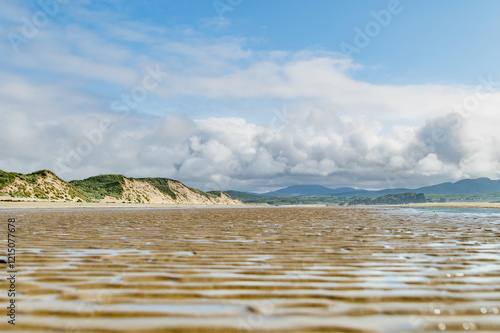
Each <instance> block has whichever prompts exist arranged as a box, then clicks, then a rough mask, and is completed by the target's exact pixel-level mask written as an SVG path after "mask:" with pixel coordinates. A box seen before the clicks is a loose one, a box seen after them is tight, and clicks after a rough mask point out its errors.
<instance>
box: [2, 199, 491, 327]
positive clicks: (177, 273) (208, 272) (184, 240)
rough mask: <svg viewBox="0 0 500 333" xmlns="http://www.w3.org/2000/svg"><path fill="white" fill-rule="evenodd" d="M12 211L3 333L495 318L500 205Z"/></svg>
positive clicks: (466, 323)
mask: <svg viewBox="0 0 500 333" xmlns="http://www.w3.org/2000/svg"><path fill="white" fill-rule="evenodd" d="M8 218H16V220H17V222H16V226H17V229H16V251H17V252H16V268H17V271H18V272H17V280H16V290H17V293H16V305H17V307H16V311H17V316H16V326H15V327H14V329H13V327H12V326H11V325H9V324H7V319H8V317H6V316H5V314H6V313H7V312H6V306H7V305H8V302H9V298H8V297H7V290H8V289H9V285H8V281H7V280H6V279H2V282H1V283H0V290H3V291H1V292H0V303H1V304H4V305H5V306H2V309H3V310H2V314H3V315H2V318H3V319H2V321H1V322H0V331H1V332H13V331H16V332H82V333H84V332H85V333H86V332H457V331H481V332H498V331H500V315H499V312H500V311H499V310H500V217H499V215H498V214H488V213H484V214H483V213H482V214H449V212H448V211H446V212H445V213H440V212H434V211H432V212H429V211H426V212H421V211H418V210H403V209H379V208H352V207H311V208H303V207H300V208H299V207H289V208H282V207H272V208H210V209H201V208H200V209H124V210H119V209H68V210H55V209H53V210H10V211H0V221H4V224H5V225H6V224H7V223H6V221H7V219H8ZM6 233H7V230H6V228H4V231H3V235H4V236H5V237H4V236H2V238H3V239H6ZM3 244H4V245H3V246H4V248H6V247H7V242H6V241H4V242H3ZM1 265H5V264H1ZM5 271H6V269H5Z"/></svg>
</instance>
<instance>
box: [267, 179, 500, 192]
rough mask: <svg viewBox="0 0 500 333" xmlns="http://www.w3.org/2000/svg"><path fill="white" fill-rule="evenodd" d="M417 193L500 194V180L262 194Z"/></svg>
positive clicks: (300, 189) (306, 187)
mask: <svg viewBox="0 0 500 333" xmlns="http://www.w3.org/2000/svg"><path fill="white" fill-rule="evenodd" d="M408 192H417V193H424V194H484V193H492V192H500V180H491V179H489V178H478V179H463V180H459V181H457V182H455V183H450V182H448V183H441V184H437V185H432V186H425V187H420V188H416V189H410V188H393V189H384V190H377V191H370V190H364V189H354V188H351V187H340V188H335V189H332V188H328V187H325V186H321V185H293V186H289V187H286V188H283V189H280V190H277V191H272V192H267V193H262V194H260V195H262V196H268V197H307V196H315V195H316V196H336V197H378V196H382V195H388V194H398V193H408Z"/></svg>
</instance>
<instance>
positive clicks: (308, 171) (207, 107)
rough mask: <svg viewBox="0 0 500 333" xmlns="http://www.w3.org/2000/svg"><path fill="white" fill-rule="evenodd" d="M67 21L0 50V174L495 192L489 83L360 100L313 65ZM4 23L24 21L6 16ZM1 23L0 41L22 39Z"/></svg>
mask: <svg viewBox="0 0 500 333" xmlns="http://www.w3.org/2000/svg"><path fill="white" fill-rule="evenodd" d="M62 10H63V9H61V11H62ZM65 10H66V12H65V14H64V16H63V14H60V15H61V17H60V20H55V21H53V22H51V23H50V24H47V25H46V26H45V27H44V29H43V30H42V29H40V31H39V32H38V34H37V36H36V38H33V39H31V40H29V41H28V43H26V44H23V45H19V48H20V52H19V53H15V52H14V50H13V49H12V45H11V43H10V42H9V40H8V39H4V40H3V41H2V42H1V44H0V51H1V52H2V54H10V55H11V56H10V57H6V58H5V59H4V60H3V61H2V63H1V66H0V75H2V78H3V80H2V82H1V83H0V133H2V134H1V136H0V169H4V170H12V171H21V172H31V171H34V170H37V169H45V168H50V169H53V170H54V171H55V172H56V173H59V174H60V175H61V176H62V177H63V178H65V179H76V178H83V177H86V176H90V175H94V174H99V173H123V174H126V175H128V176H135V177H145V176H159V177H170V178H175V179H179V180H181V181H184V182H186V183H188V184H190V185H192V186H197V187H200V188H202V189H205V190H208V189H241V190H255V191H260V190H262V191H264V190H267V189H271V188H277V187H282V186H287V185H291V184H313V183H317V184H323V185H326V186H344V185H349V186H359V187H365V188H380V187H392V186H420V185H425V184H431V183H435V182H441V181H448V180H457V179H460V178H468V177H481V176H486V177H492V178H499V175H500V168H499V161H500V151H499V150H498V149H496V148H495V147H498V146H499V144H500V136H499V135H498V125H499V124H500V114H499V112H498V107H497V106H498V105H499V102H500V93H498V92H497V91H498V84H497V83H496V82H495V80H494V78H491V77H488V76H484V77H478V84H477V86H474V87H468V86H456V85H448V86H446V85H438V84H432V83H429V84H421V85H399V86H397V85H381V84H372V83H368V82H363V81H361V80H357V79H355V74H356V73H357V72H359V71H363V70H364V69H363V67H362V66H361V65H360V64H355V63H353V62H352V60H351V59H349V58H346V57H345V56H343V55H340V54H336V53H332V52H327V51H325V50H302V51H298V52H289V51H282V50H273V51H262V50H258V48H256V47H252V42H251V41H249V40H246V39H242V38H236V37H232V36H223V37H219V38H216V39H214V38H210V39H209V38H207V37H206V36H204V35H203V33H202V32H200V31H194V30H192V29H187V28H186V29H176V30H175V31H166V30H165V29H163V28H160V27H154V26H146V25H144V24H141V23H138V22H134V21H130V20H129V21H125V22H124V21H123V20H124V19H123V18H119V17H116V16H114V15H113V14H112V13H94V12H91V11H90V10H89V9H86V8H85V7H82V6H77V5H75V4H73V5H72V4H68V5H67V7H66V8H65ZM5 12H6V13H7V12H9V13H12V14H11V15H28V16H29V15H30V12H26V10H25V9H23V8H21V7H20V6H16V5H13V4H12V3H10V4H9V5H7V8H6V11H5ZM23 13H24V14H23ZM103 15H105V16H106V20H100V19H99V17H102V16H103ZM66 17H68V19H67V20H66V19H63V18H66ZM74 17H78V20H71V18H74ZM10 18H11V19H10V20H5V22H4V23H2V24H1V25H0V34H3V35H6V34H8V33H9V32H12V31H17V30H16V29H18V30H19V29H20V27H19V22H20V21H16V20H15V19H12V16H10ZM85 20H90V21H91V22H92V23H94V24H96V25H97V27H96V28H89V27H88V25H87V23H88V22H87V21H85ZM67 22H71V23H67ZM75 22H76V23H75ZM155 71H156V73H157V74H156V76H155V74H154V73H152V72H155ZM242 110H244V111H242Z"/></svg>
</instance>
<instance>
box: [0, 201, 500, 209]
mask: <svg viewBox="0 0 500 333" xmlns="http://www.w3.org/2000/svg"><path fill="white" fill-rule="evenodd" d="M211 207H234V208H237V207H275V206H273V205H266V204H243V205H203V204H160V203H131V202H127V203H123V202H105V201H102V202H76V201H55V200H54V201H48V200H33V199H31V200H30V199H24V200H23V199H21V200H19V199H18V200H15V201H13V200H12V201H10V200H9V201H6V200H0V209H73V208H211ZM277 207H353V208H354V207H416V208H418V207H446V208H496V209H500V202H499V203H490V202H427V203H411V204H402V205H353V206H326V205H321V204H314V205H280V206H277Z"/></svg>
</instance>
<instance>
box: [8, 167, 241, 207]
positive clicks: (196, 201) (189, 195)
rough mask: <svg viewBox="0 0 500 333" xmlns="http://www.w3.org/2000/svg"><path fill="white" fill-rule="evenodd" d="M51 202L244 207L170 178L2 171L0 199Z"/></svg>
mask: <svg viewBox="0 0 500 333" xmlns="http://www.w3.org/2000/svg"><path fill="white" fill-rule="evenodd" d="M13 198H15V200H28V199H33V200H51V201H87V202H116V203H120V202H121V203H152V204H153V203H154V204H175V205H177V204H181V205H241V204H242V202H241V201H240V200H238V199H234V198H231V197H230V196H228V195H227V194H225V193H223V192H220V191H214V192H209V193H206V192H203V191H200V190H198V189H195V188H189V187H187V186H186V185H184V184H183V183H181V182H179V181H177V180H173V179H168V178H143V179H136V178H128V177H125V176H122V175H99V176H94V177H89V178H87V179H83V180H72V181H70V182H69V183H68V182H66V181H64V180H62V179H61V178H59V177H57V176H56V175H55V174H54V173H53V172H51V171H49V170H42V171H37V172H34V173H31V174H26V175H23V174H20V173H14V172H5V171H1V170H0V200H14V199H13Z"/></svg>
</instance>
